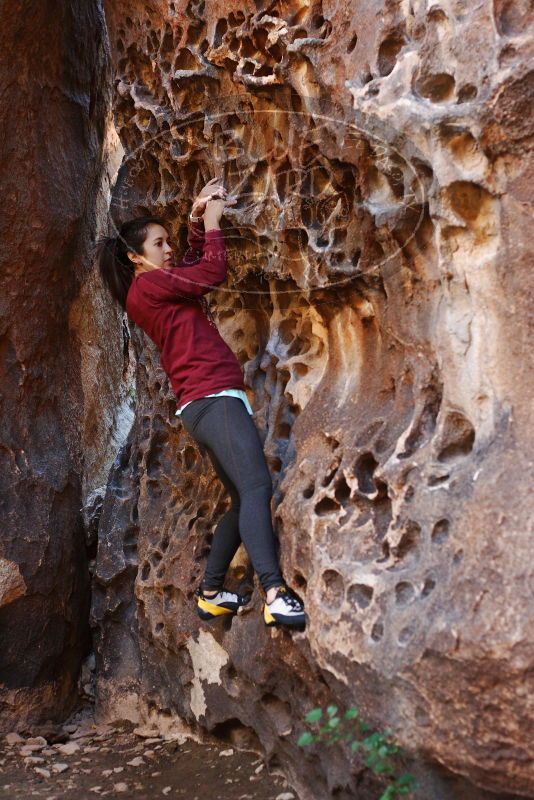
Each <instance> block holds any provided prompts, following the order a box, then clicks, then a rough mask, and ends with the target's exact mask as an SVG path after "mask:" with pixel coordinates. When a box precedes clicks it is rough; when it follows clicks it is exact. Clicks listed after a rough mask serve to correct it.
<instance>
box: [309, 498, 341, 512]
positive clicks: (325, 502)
mask: <svg viewBox="0 0 534 800" xmlns="http://www.w3.org/2000/svg"><path fill="white" fill-rule="evenodd" d="M313 510H314V512H315V513H316V514H317V516H318V517H325V516H327V515H328V514H334V513H335V512H336V511H339V510H340V506H339V503H336V501H335V500H333V499H332V498H331V497H323V499H322V500H320V501H319V502H318V503H317V504H316V506H315V508H314V509H313Z"/></svg>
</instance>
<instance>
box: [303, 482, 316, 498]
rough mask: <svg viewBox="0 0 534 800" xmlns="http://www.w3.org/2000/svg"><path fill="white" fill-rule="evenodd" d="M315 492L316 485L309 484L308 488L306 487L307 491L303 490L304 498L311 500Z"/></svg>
mask: <svg viewBox="0 0 534 800" xmlns="http://www.w3.org/2000/svg"><path fill="white" fill-rule="evenodd" d="M314 492H315V484H314V483H310V484H308V486H306V488H305V489H303V490H302V496H303V497H305V498H306V500H309V498H310V497H313V494H314Z"/></svg>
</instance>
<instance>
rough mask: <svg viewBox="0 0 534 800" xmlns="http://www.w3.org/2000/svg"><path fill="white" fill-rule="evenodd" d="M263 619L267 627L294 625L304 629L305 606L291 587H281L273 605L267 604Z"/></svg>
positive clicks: (264, 608)
mask: <svg viewBox="0 0 534 800" xmlns="http://www.w3.org/2000/svg"><path fill="white" fill-rule="evenodd" d="M263 619H264V621H265V624H266V625H292V626H294V627H300V628H303V627H304V626H305V624H306V616H305V614H304V606H303V605H302V603H301V602H300V600H299V599H298V597H297V596H296V595H295V594H294V593H293V592H292V591H291V589H290V588H289V586H281V587H280V588H279V589H278V591H277V593H276V597H275V598H274V600H273V601H272V603H265V605H264V607H263Z"/></svg>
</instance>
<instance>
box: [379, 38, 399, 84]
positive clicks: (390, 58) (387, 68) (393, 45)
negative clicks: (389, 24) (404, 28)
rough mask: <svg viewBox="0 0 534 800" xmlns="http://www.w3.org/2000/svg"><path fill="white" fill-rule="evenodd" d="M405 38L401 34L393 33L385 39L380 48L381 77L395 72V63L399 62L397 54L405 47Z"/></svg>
mask: <svg viewBox="0 0 534 800" xmlns="http://www.w3.org/2000/svg"><path fill="white" fill-rule="evenodd" d="M404 44H405V39H404V37H403V36H400V35H399V34H392V35H391V36H388V37H387V39H384V41H383V42H382V44H381V45H380V47H379V48H378V61H377V66H378V72H379V74H380V76H381V77H385V76H386V75H389V73H390V72H393V69H394V67H395V64H396V63H397V56H398V54H399V53H400V51H401V50H402V48H403V47H404Z"/></svg>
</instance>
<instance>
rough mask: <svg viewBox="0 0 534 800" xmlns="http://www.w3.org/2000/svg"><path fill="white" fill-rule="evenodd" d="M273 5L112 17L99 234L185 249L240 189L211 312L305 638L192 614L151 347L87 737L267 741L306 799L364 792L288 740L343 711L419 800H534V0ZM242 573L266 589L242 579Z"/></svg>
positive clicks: (191, 482) (161, 383)
mask: <svg viewBox="0 0 534 800" xmlns="http://www.w3.org/2000/svg"><path fill="white" fill-rule="evenodd" d="M258 5H259V4H255V5H253V4H243V3H239V4H237V3H232V2H230V3H224V4H221V3H217V2H214V3H209V4H205V3H203V2H185V1H183V2H173V3H166V2H158V3H152V4H150V5H145V4H135V3H133V4H132V3H125V2H120V0H117V2H113V3H108V4H107V7H106V19H107V24H108V27H109V31H110V40H111V46H112V52H113V64H114V71H115V76H116V82H115V86H116V96H115V101H114V103H115V105H114V114H115V123H116V126H117V131H118V134H119V136H120V139H121V142H122V144H123V147H124V149H125V153H126V158H125V161H124V163H123V166H122V167H121V170H120V172H119V175H118V179H117V182H116V185H115V189H114V193H113V198H112V213H113V215H114V219H115V221H116V222H117V223H119V222H121V221H122V220H123V219H125V218H127V217H129V216H132V215H134V214H137V213H141V212H143V211H150V212H155V213H160V214H164V215H166V217H167V219H168V221H169V226H170V227H171V229H172V231H173V233H174V234H175V235H176V237H177V238H178V240H179V242H180V245H181V246H182V247H183V246H185V234H186V227H185V225H184V220H185V216H186V213H187V212H188V210H189V207H190V202H191V199H192V197H193V196H194V195H195V194H196V193H197V192H198V190H199V189H200V188H201V186H202V185H203V183H204V182H205V181H206V180H208V179H209V178H210V177H213V175H215V174H219V175H223V176H224V178H225V181H226V185H227V186H228V188H229V189H230V190H234V191H235V192H236V193H238V194H239V197H240V201H239V203H238V205H237V206H235V207H234V208H232V209H231V210H229V211H228V212H227V214H226V216H225V218H224V221H223V226H224V232H225V238H226V242H227V246H228V249H229V254H230V258H229V263H230V273H231V274H230V275H229V278H228V281H227V284H226V287H225V288H223V289H220V290H218V291H216V292H214V293H212V295H211V297H212V298H213V310H214V312H215V313H216V315H217V318H218V323H219V327H220V330H221V332H222V334H223V336H224V337H225V339H226V340H227V341H228V343H229V344H230V346H231V347H232V348H233V349H234V351H235V352H236V354H237V356H238V358H239V360H240V363H241V364H242V366H243V370H244V375H245V381H246V384H247V387H248V389H249V396H250V399H251V402H252V404H253V407H254V409H255V411H256V413H255V421H256V424H257V425H258V428H259V430H260V433H261V435H262V439H263V441H264V447H265V452H266V456H267V459H268V463H269V466H270V468H271V471H272V475H273V481H274V484H275V489H276V491H275V496H274V499H273V515H274V519H275V522H276V529H277V532H278V535H279V540H280V546H281V558H282V565H283V569H284V574H285V576H286V578H287V580H288V581H289V583H290V584H291V585H292V586H293V587H294V588H295V589H296V590H297V592H299V593H300V594H301V595H302V597H303V599H304V600H305V602H306V606H307V611H308V614H309V625H308V627H307V630H306V632H305V634H301V635H294V636H291V635H290V634H288V633H287V632H283V631H282V632H280V631H269V630H268V629H266V628H265V627H264V626H263V623H262V621H261V616H260V614H259V611H260V608H261V599H260V596H259V594H258V593H256V595H255V605H254V609H253V611H252V612H251V613H248V614H246V615H245V616H243V617H239V618H236V619H235V620H233V621H232V622H231V623H230V622H220V623H217V625H215V626H213V627H209V626H206V625H205V624H202V623H200V622H199V620H198V618H197V617H196V614H195V606H194V602H193V590H194V588H195V587H196V585H197V584H198V582H199V579H200V577H201V575H202V572H203V565H204V560H205V555H206V552H207V550H208V548H209V543H210V537H211V534H212V531H213V528H214V526H215V523H216V521H217V519H218V517H219V516H220V515H221V514H222V513H223V511H224V510H225V508H226V503H227V498H226V495H225V492H224V490H223V487H222V486H221V484H220V483H219V481H218V479H217V478H216V476H215V474H214V473H213V471H212V469H211V467H210V465H209V462H208V459H207V458H206V457H205V456H204V455H203V454H202V453H200V452H199V450H198V448H197V447H196V445H195V443H194V442H193V441H192V440H191V438H190V437H189V436H188V434H187V433H186V432H185V430H184V429H183V428H182V426H181V424H180V422H178V421H177V419H178V418H176V417H175V416H174V410H175V408H176V402H175V398H174V397H173V395H172V392H171V391H170V389H169V384H168V381H167V379H166V376H165V374H164V372H163V371H162V369H161V365H160V363H159V356H158V353H157V351H156V350H155V348H154V347H153V345H152V344H151V342H149V341H148V340H146V339H145V337H144V336H143V334H142V332H140V331H139V330H136V329H135V327H133V329H132V337H133V346H134V349H135V352H136V355H137V359H138V360H137V376H136V378H137V413H136V418H135V422H134V425H133V427H132V430H131V432H130V435H129V437H128V441H127V443H126V445H125V446H124V447H123V448H122V449H121V451H120V453H119V455H118V457H117V459H116V461H115V463H114V465H113V469H112V471H111V474H110V478H109V482H108V486H107V493H106V497H105V499H104V505H103V512H102V517H101V520H100V528H99V547H98V560H97V572H96V579H95V586H94V600H93V606H92V623H93V625H94V627H95V633H96V637H97V648H98V668H99V683H98V708H99V713H100V715H101V717H102V718H105V717H110V718H112V717H114V716H128V717H129V718H131V719H133V720H136V721H137V720H139V721H142V722H154V724H156V725H158V726H159V727H163V728H168V727H170V726H172V724H173V722H174V720H178V719H179V718H181V719H183V720H185V721H186V722H188V723H189V724H191V725H193V726H195V725H198V726H200V727H201V728H205V729H209V730H212V731H214V732H215V733H216V734H218V735H220V736H222V737H223V738H226V739H228V741H229V742H232V743H233V744H236V745H239V744H248V745H250V746H253V747H258V748H260V747H261V748H263V749H264V750H265V751H266V752H267V754H268V758H269V760H270V762H271V763H272V764H275V763H282V764H283V765H284V767H285V768H286V769H287V770H288V772H289V775H290V778H291V780H292V781H293V783H294V785H295V786H297V787H299V788H300V790H301V792H302V796H303V797H312V796H313V797H326V796H328V792H330V791H332V792H333V791H335V792H336V796H338V797H349V796H354V792H355V787H356V784H358V791H359V795H358V796H361V797H376V796H377V795H376V786H374V785H373V784H372V782H371V781H370V779H369V777H368V776H367V775H366V774H361V773H357V772H353V773H352V774H351V772H350V770H349V769H348V767H347V764H346V763H345V762H344V761H343V758H342V757H341V755H339V754H331V753H330V752H329V753H328V754H321V753H318V754H316V756H315V757H313V758H310V757H308V756H307V755H306V756H303V753H302V751H301V750H300V749H299V748H298V747H297V746H296V741H297V738H298V735H299V734H300V732H301V731H302V730H303V725H302V723H301V720H302V717H303V715H304V713H306V711H307V710H309V708H311V707H312V705H315V704H318V703H321V704H325V703H326V702H327V701H331V700H332V699H336V700H337V701H338V702H339V703H340V704H344V705H345V704H346V705H348V704H350V703H353V704H356V705H357V706H358V707H359V708H360V709H361V712H362V715H363V716H365V717H366V718H367V719H368V720H369V721H370V722H371V723H372V724H373V725H376V726H377V727H389V728H390V729H392V730H393V732H394V733H395V735H396V736H397V738H398V740H399V741H400V743H401V744H402V745H403V746H404V747H405V748H406V749H407V751H408V752H409V754H410V757H411V759H412V761H411V762H410V764H409V766H410V768H411V769H412V771H414V772H415V773H416V774H417V777H418V778H419V781H420V788H419V790H418V794H417V796H418V797H420V798H423V797H424V798H428V797H433V798H446V799H447V800H448V799H449V798H451V799H452V798H469V800H473V798H482V797H490V796H494V795H493V793H501V794H500V796H501V797H505V796H506V795H505V794H504V793H505V792H511V793H512V794H513V796H522V797H529V796H534V774H533V770H532V764H533V763H534V762H533V759H532V756H533V753H532V743H531V737H530V740H529V736H528V735H527V731H528V729H529V723H531V722H532V699H531V698H532V697H533V696H534V695H533V687H532V675H533V671H532V659H533V637H532V625H528V619H529V614H528V609H531V608H532V586H533V583H532V577H533V576H532V566H531V557H530V554H531V546H530V541H529V537H528V525H529V505H530V503H529V487H530V486H531V484H532V464H531V460H530V459H529V456H528V453H529V448H530V447H531V444H532V434H531V431H530V429H529V428H530V426H529V422H530V411H531V408H530V398H531V396H532V386H531V384H530V381H531V373H530V372H529V370H528V338H527V319H528V314H529V310H530V302H531V301H530V297H529V292H528V289H529V283H528V274H527V266H528V261H529V254H530V253H529V250H530V248H531V238H532V237H531V236H530V230H529V227H528V222H527V220H528V216H527V212H528V202H529V198H530V194H531V186H532V177H531V176H532V173H531V172H530V173H529V170H532V164H531V162H530V161H529V153H530V150H529V145H530V139H529V135H530V128H529V123H528V111H529V110H530V107H531V103H532V73H528V72H527V69H526V67H525V66H524V64H525V63H526V60H527V59H526V56H527V51H528V48H529V46H530V42H529V39H528V38H527V35H526V30H527V23H528V22H529V13H528V9H527V3H526V2H524V3H523V2H518V3H508V2H497V1H496V2H493V3H491V2H489V0H483V1H482V2H480V3H476V4H474V3H469V2H463V1H462V0H449V1H447V0H444V1H443V2H436V3H426V2H422V1H421V2H419V1H418V0H415V2H411V3H407V2H406V3H393V2H383V3H380V2H379V3H365V2H356V3H342V2H330V3H327V2H323V3H321V2H313V3H303V4H301V5H297V4H282V3H271V4H269V5H268V7H267V6H265V7H264V8H260V9H259V10H258ZM529 175H530V180H529ZM530 513H531V512H530ZM231 578H232V580H233V581H234V585H236V586H237V585H242V584H243V583H245V582H246V581H247V580H250V571H249V569H248V566H247V562H246V558H244V557H240V558H239V559H238V560H237V561H236V563H235V568H234V569H233V571H232V576H231ZM20 586H21V584H20V580H19V577H18V576H17V575H15V574H13V575H12V576H11V577H10V578H9V581H8V589H7V591H8V592H10V593H11V594H13V593H14V594H16V593H17V592H20V591H22V590H21V588H20ZM509 796H510V795H509Z"/></svg>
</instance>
